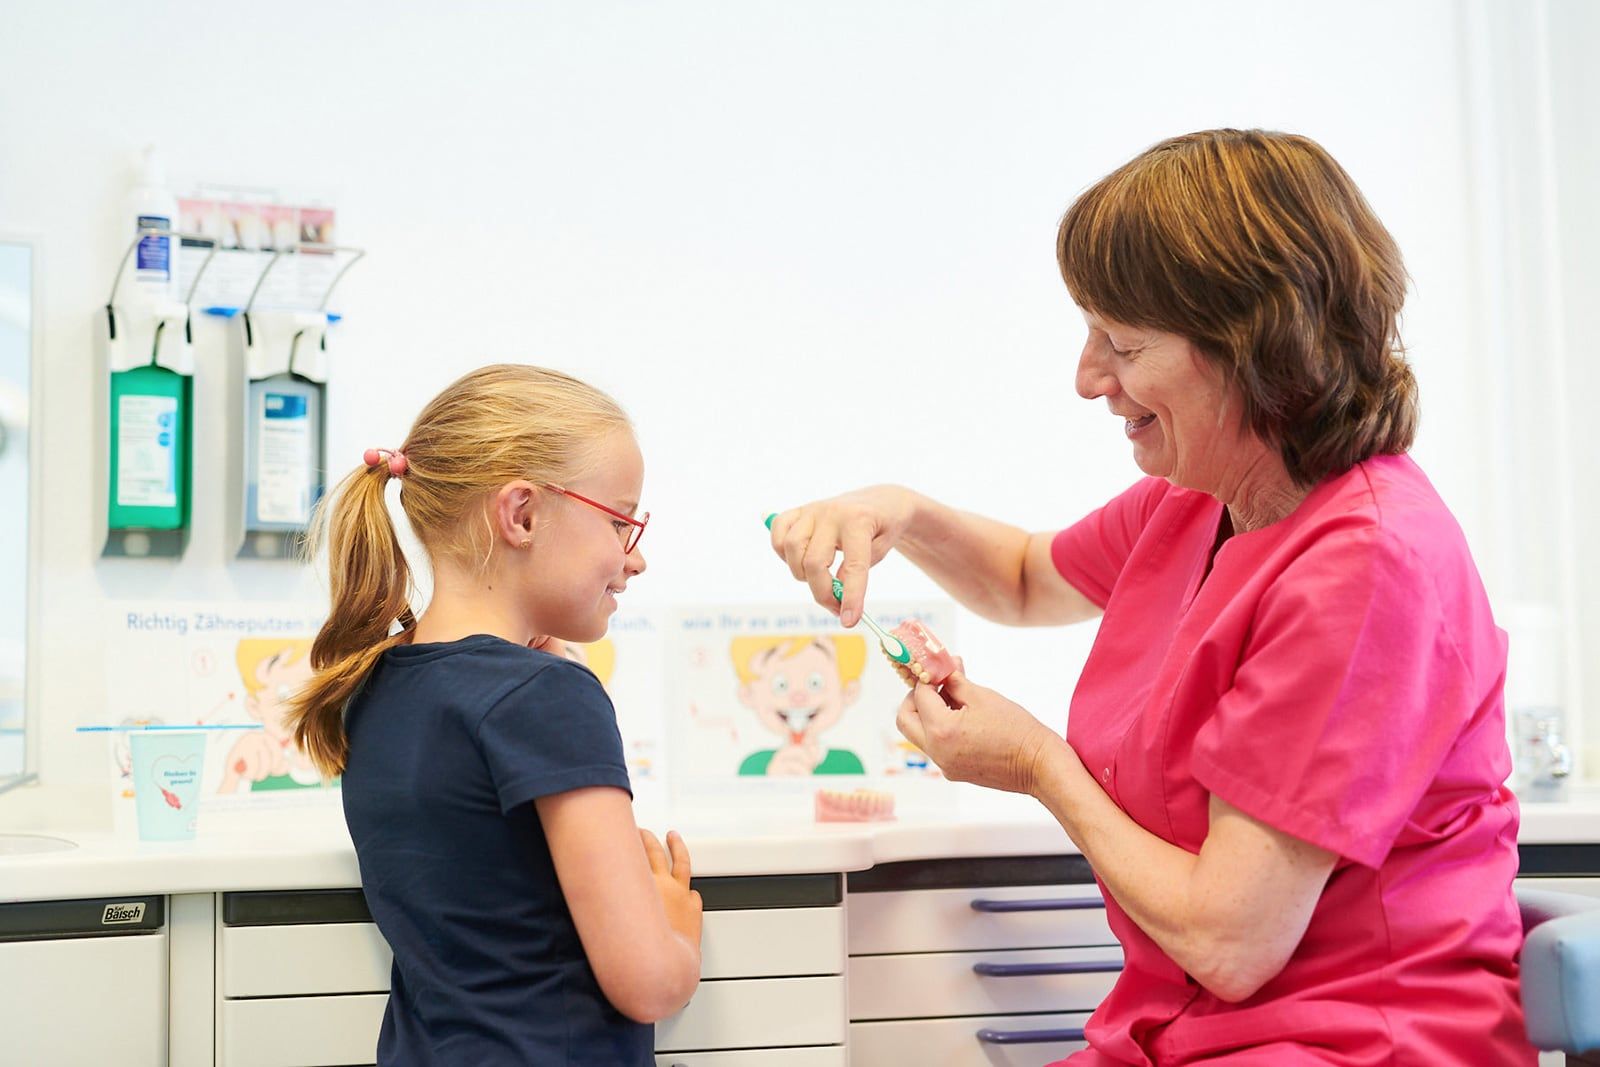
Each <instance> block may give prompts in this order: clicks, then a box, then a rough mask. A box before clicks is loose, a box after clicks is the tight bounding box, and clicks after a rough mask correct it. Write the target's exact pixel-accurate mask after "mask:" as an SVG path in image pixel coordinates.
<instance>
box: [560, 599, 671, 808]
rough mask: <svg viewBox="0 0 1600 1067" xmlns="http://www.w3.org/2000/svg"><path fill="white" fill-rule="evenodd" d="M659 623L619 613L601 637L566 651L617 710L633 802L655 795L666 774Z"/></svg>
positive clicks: (641, 614)
mask: <svg viewBox="0 0 1600 1067" xmlns="http://www.w3.org/2000/svg"><path fill="white" fill-rule="evenodd" d="M662 631H663V627H662V624H661V618H660V616H659V615H658V614H657V613H653V612H648V611H637V610H630V609H627V608H622V609H619V610H618V611H617V613H616V614H614V615H612V616H611V626H610V629H609V631H608V632H607V633H606V636H605V637H602V638H601V639H600V640H598V641H596V642H594V643H593V644H588V645H571V646H568V655H570V656H571V658H573V659H575V660H577V661H578V662H580V663H582V664H584V665H586V666H587V667H588V668H589V669H590V670H591V671H593V672H594V675H595V677H596V678H598V679H600V684H601V685H603V686H605V690H606V693H607V695H609V696H610V697H611V703H612V704H613V705H614V706H615V707H616V709H617V729H618V731H619V732H620V733H621V734H622V749H623V755H624V756H625V758H626V759H627V761H628V778H629V781H630V782H631V783H632V785H633V791H634V795H635V796H636V797H638V796H640V795H641V794H643V793H650V792H656V791H659V790H660V788H661V784H662V782H663V780H664V779H665V777H666V773H667V752H666V739H665V736H664V732H663V720H662V700H661V664H662Z"/></svg>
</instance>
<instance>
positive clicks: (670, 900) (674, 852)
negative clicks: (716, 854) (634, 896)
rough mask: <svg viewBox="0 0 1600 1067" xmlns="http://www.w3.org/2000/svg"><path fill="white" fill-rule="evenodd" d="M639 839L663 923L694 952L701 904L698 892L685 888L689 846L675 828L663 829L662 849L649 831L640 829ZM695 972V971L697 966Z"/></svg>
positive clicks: (687, 877)
mask: <svg viewBox="0 0 1600 1067" xmlns="http://www.w3.org/2000/svg"><path fill="white" fill-rule="evenodd" d="M639 839H640V840H641V841H643V842H644V855H645V858H646V859H647V860H649V861H650V873H651V874H652V875H654V876H655V880H656V889H657V890H658V891H659V892H660V893H661V904H662V906H663V907H665V908H666V911H667V924H668V925H669V926H671V927H672V929H673V931H674V932H675V933H677V934H678V935H679V936H680V937H682V938H684V939H685V940H686V941H688V942H689V944H690V945H691V946H692V947H693V948H694V949H695V951H696V953H697V954H698V952H699V948H700V925H701V904H700V894H699V893H698V892H696V891H695V890H693V889H690V888H689V846H688V845H685V844H684V843H683V837H682V836H680V835H679V833H678V831H676V830H670V831H668V832H667V847H666V848H665V849H663V848H662V847H661V842H660V841H659V840H658V839H657V838H656V835H655V834H653V833H651V832H650V831H649V830H640V831H639ZM669 850H670V853H671V854H670V855H669V854H668V851H669ZM695 973H697V974H698V973H699V968H698V967H696V968H695Z"/></svg>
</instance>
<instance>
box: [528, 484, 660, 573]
mask: <svg viewBox="0 0 1600 1067" xmlns="http://www.w3.org/2000/svg"><path fill="white" fill-rule="evenodd" d="M545 488H546V489H548V490H550V491H551V492H552V493H560V494H561V495H562V496H570V497H571V498H572V499H574V500H576V501H578V502H579V503H580V504H588V505H589V506H590V507H591V508H595V509H597V510H599V511H603V512H605V513H606V514H607V515H610V516H611V517H612V518H614V519H616V520H617V521H618V522H623V523H627V525H626V526H618V525H617V523H612V525H613V526H616V527H617V534H618V535H619V536H620V537H621V538H622V554H623V555H625V556H626V555H628V554H629V553H631V552H632V551H633V550H634V549H636V548H638V547H639V538H641V537H643V536H644V528H645V526H646V525H648V524H649V522H650V513H649V512H648V511H647V512H645V513H644V514H643V515H641V516H639V517H638V518H637V519H636V518H634V517H633V516H632V515H624V514H623V513H622V512H620V511H617V510H615V509H613V508H608V507H606V506H605V505H604V504H602V503H600V501H598V500H590V499H589V498H588V497H586V496H584V495H583V494H582V493H574V492H573V491H572V490H571V489H563V488H562V487H561V486H559V485H551V484H549V483H548V482H547V483H545Z"/></svg>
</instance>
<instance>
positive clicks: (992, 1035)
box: [978, 1026, 1083, 1045]
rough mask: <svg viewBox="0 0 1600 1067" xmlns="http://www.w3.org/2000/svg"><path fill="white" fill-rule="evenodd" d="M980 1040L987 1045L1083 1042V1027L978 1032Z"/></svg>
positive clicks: (984, 1030)
mask: <svg viewBox="0 0 1600 1067" xmlns="http://www.w3.org/2000/svg"><path fill="white" fill-rule="evenodd" d="M978 1040H979V1041H981V1042H983V1043H984V1044H985V1045H1040V1044H1044V1043H1045V1042H1047V1041H1082V1040H1083V1027H1081V1026H1069V1027H1067V1028H1066V1029H1064V1030H990V1029H988V1028H985V1029H982V1030H979V1031H978Z"/></svg>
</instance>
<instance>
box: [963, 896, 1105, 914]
mask: <svg viewBox="0 0 1600 1067" xmlns="http://www.w3.org/2000/svg"><path fill="white" fill-rule="evenodd" d="M1105 906H1106V902H1105V898H1104V897H1091V898H1083V899H1074V898H1071V897H1053V898H1045V899H1041V900H988V899H985V898H983V897H979V898H978V899H976V900H974V901H973V902H972V910H973V911H990V912H1003V911H1087V910H1088V909H1090V908H1099V909H1100V910H1102V911H1103V910H1105Z"/></svg>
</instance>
